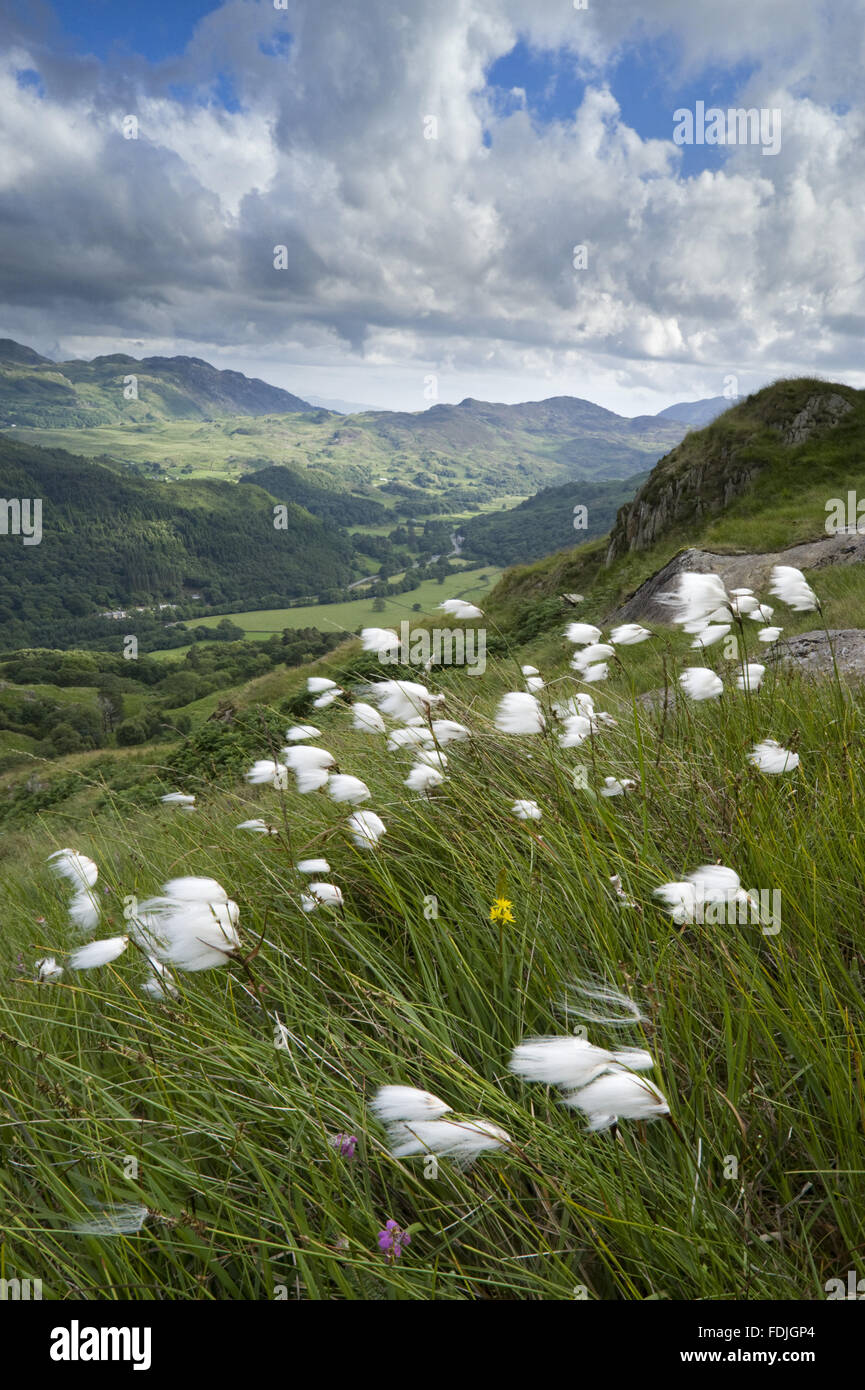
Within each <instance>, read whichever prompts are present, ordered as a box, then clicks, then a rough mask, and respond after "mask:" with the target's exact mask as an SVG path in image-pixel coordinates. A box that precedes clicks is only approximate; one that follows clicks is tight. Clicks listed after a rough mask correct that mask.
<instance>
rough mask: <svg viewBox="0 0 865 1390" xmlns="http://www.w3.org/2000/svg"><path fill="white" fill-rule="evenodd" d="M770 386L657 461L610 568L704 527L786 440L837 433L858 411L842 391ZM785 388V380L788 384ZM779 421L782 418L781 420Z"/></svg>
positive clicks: (619, 528)
mask: <svg viewBox="0 0 865 1390" xmlns="http://www.w3.org/2000/svg"><path fill="white" fill-rule="evenodd" d="M796 385H797V383H787V384H786V386H787V388H788V389H787V390H786V392H785V391H784V390H779V391H776V390H775V388H772V387H768V388H766V390H765V391H764V392H761V393H758V395H757V396H755V397H753V398H751V397H749V398H748V400H746V401H743V402H742V403H741V404H740V405H739V406H737V407H735V408H734V409H733V410H730V411H728V412H727V413H726V414H725V415H723V416H722V417H721V418H720V420H719V421H718V422H716V423H715V424H713V425H711V426H710V427H709V431H698V432H695V433H694V434H691V435H688V436H687V437H686V438H685V439H684V440H683V442H682V443H681V444H679V445H678V446H677V447H676V448H675V449H674V450H673V451H672V453H670V454H668V455H667V457H666V458H663V459H661V461H660V463H658V464H656V466H655V468H654V469H653V470H652V473H651V474H650V476H649V477H648V478H647V480H646V482H645V483H644V484H643V486H642V487H641V488H640V490H639V492H638V493H637V495H636V497H635V498H634V500H633V501H632V502H629V503H627V504H626V505H625V506H624V507H621V508H620V510H619V513H618V515H617V517H616V521H615V524H614V526H613V529H612V531H611V532H610V540H609V545H608V547H607V555H606V563H607V565H611V564H612V563H613V561H614V560H617V559H619V558H620V557H621V556H622V555H625V554H627V553H628V552H629V551H632V550H647V549H648V548H649V547H650V546H651V545H654V544H655V542H656V541H658V540H660V538H661V537H662V536H664V535H666V534H667V533H668V532H669V531H670V530H671V529H672V528H674V527H676V526H698V525H699V524H700V522H701V521H702V520H703V519H704V518H706V517H709V516H714V515H716V514H717V513H719V512H722V511H724V509H725V508H726V507H728V506H729V505H730V503H731V502H732V501H733V500H734V499H735V498H737V497H739V496H741V494H742V493H744V492H746V491H747V490H748V488H749V487H750V486H751V484H752V483H753V482H754V480H755V479H756V478H757V477H758V476H759V474H760V473H761V472H763V471H764V469H765V468H767V467H769V466H770V463H771V460H772V457H773V453H775V454H776V453H777V450H778V445H779V443H780V444H781V445H782V446H783V447H789V448H793V447H796V446H797V445H801V444H803V443H805V442H806V441H807V440H809V439H811V438H812V436H813V435H815V434H818V433H822V432H825V431H826V430H830V429H834V428H835V426H836V425H837V424H838V423H839V421H840V420H842V419H843V418H844V416H845V415H847V414H848V413H849V412H850V411H851V410H852V409H853V406H852V404H851V402H850V401H849V400H848V399H846V398H845V397H844V396H842V395H841V394H840V393H839V392H838V391H837V390H832V389H831V388H830V387H828V386H827V388H826V390H825V391H820V390H815V389H813V384H811V383H809V384H808V386H807V387H806V388H805V389H809V394H808V395H807V397H806V398H805V400H804V404H803V391H802V390H801V389H800V391H799V394H798V400H795V399H794V398H792V397H791V390H790V388H795V387H796ZM783 386H784V384H783V383H782V387H783ZM779 417H780V418H779Z"/></svg>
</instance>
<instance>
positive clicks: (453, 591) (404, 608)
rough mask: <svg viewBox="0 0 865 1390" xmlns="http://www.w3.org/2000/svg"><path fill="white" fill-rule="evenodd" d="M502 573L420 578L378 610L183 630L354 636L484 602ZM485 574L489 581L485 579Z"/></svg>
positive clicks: (330, 606) (236, 616) (264, 612)
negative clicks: (457, 602) (444, 606)
mask: <svg viewBox="0 0 865 1390" xmlns="http://www.w3.org/2000/svg"><path fill="white" fill-rule="evenodd" d="M500 574H501V570H497V569H496V568H495V567H494V566H493V565H483V566H481V567H479V568H478V569H473V570H454V571H453V573H451V574H449V575H447V576H446V578H445V579H444V581H443V582H442V583H441V584H439V583H438V582H437V581H436V580H435V579H427V580H424V581H423V583H421V584H419V585H418V586H417V588H416V589H410V590H407V591H406V592H405V593H404V594H397V595H395V596H394V597H393V598H386V599H385V600H384V603H385V607H384V609H383V610H382V611H378V610H376V609H375V608H374V606H373V605H374V603H375V595H374V594H372V593H370V594H367V596H366V597H364V598H358V599H349V600H348V601H347V602H345V603H316V604H308V605H305V606H304V607H302V608H274V609H259V610H257V611H254V612H251V613H229V614H228V615H226V614H224V613H216V614H214V615H213V616H212V617H208V618H195V619H192V620H191V621H190V622H188V623H186V624H185V626H186V627H216V626H217V625H218V624H219V623H220V622H221V621H222V619H223V618H224V617H226V616H228V617H229V618H230V620H231V622H233V623H236V624H237V626H238V627H241V628H243V631H244V634H245V636H246V637H248V638H256V637H262V638H265V637H270V636H272V634H273V633H274V632H282V631H283V629H284V628H287V627H293V628H296V627H317V628H318V629H319V631H321V632H334V631H344V632H349V633H351V632H356V631H357V629H358V628H359V627H361V626H368V627H387V626H388V625H389V624H392V623H399V622H400V621H401V620H402V619H403V618H408V619H412V618H413V617H414V616H417V617H418V619H419V620H422V619H423V617H424V615H430V614H432V613H433V610H434V609H435V607H436V604H438V603H441V602H442V600H443V599H446V598H467V599H470V600H471V601H472V602H473V603H479V604H481V605H482V604H483V600H484V598H485V596H486V595H487V594H489V593H490V592H491V590H492V589H493V587H494V585H495V583H496V581H497V579H498V578H499V576H500ZM484 575H486V576H487V580H488V582H486V583H485V582H484V581H483V576H484ZM416 603H419V604H420V605H421V610H422V611H421V613H420V614H418V615H414V613H413V605H414V604H416ZM170 655H171V653H170V651H166V652H155V653H154V656H157V657H162V656H170Z"/></svg>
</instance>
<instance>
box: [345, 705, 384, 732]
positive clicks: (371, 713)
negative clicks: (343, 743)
mask: <svg viewBox="0 0 865 1390" xmlns="http://www.w3.org/2000/svg"><path fill="white" fill-rule="evenodd" d="M351 724H352V728H354V729H359V730H360V732H361V733H362V734H383V733H385V731H386V730H385V722H384V720H383V719H382V717H381V715H380V714H379V712H378V710H377V709H376V708H375V707H374V706H373V705H368V704H366V702H365V701H364V700H355V702H354V704H353V705H352V707H351Z"/></svg>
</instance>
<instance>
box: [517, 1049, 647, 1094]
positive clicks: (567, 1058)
mask: <svg viewBox="0 0 865 1390" xmlns="http://www.w3.org/2000/svg"><path fill="white" fill-rule="evenodd" d="M654 1065H655V1063H654V1060H653V1058H652V1055H651V1053H649V1052H646V1051H644V1050H643V1049H641V1048H617V1049H615V1050H614V1051H610V1050H608V1049H607V1048H604V1047H596V1046H595V1044H594V1043H590V1042H589V1041H588V1039H587V1038H578V1037H572V1036H569V1035H565V1036H564V1037H559V1036H554V1037H545V1038H527V1039H526V1040H525V1041H524V1042H521V1043H520V1044H519V1046H518V1047H515V1048H514V1050H513V1053H512V1054H511V1059H510V1061H509V1062H508V1069H509V1070H510V1071H512V1072H513V1073H514V1074H515V1075H516V1076H521V1077H522V1078H523V1080H524V1081H538V1082H541V1083H542V1084H543V1085H545V1086H557V1087H558V1088H559V1089H560V1090H563V1091H577V1090H579V1088H580V1087H581V1086H586V1085H588V1083H589V1082H590V1081H593V1080H594V1079H595V1077H597V1076H600V1075H601V1073H602V1072H604V1071H606V1070H607V1069H608V1068H609V1067H611V1066H628V1067H631V1068H632V1069H633V1070H634V1071H651V1069H652V1067H653V1066H654Z"/></svg>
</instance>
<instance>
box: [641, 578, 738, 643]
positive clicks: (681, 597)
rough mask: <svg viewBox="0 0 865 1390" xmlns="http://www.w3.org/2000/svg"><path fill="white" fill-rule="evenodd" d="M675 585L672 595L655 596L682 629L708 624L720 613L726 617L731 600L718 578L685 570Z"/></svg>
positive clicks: (670, 593) (669, 593)
mask: <svg viewBox="0 0 865 1390" xmlns="http://www.w3.org/2000/svg"><path fill="white" fill-rule="evenodd" d="M678 581H679V582H678V585H677V587H676V588H675V589H674V590H673V591H671V592H668V593H665V594H659V595H658V598H659V600H660V602H662V603H666V604H668V605H669V606H670V607H671V608H673V609H674V610H675V612H674V621H675V622H677V623H681V624H683V625H685V624H689V623H701V622H706V621H711V620H712V619H713V618H714V617H715V615H716V613H718V612H719V611H723V612H724V613H726V614H727V615H728V616H729V613H730V600H729V598H728V597H727V591H726V589H725V588H724V584H723V581H722V580H721V577H720V575H717V574H694V573H693V572H692V571H690V570H686V571H685V572H684V573H682V574H680V575H679V576H678ZM686 631H687V628H686Z"/></svg>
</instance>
